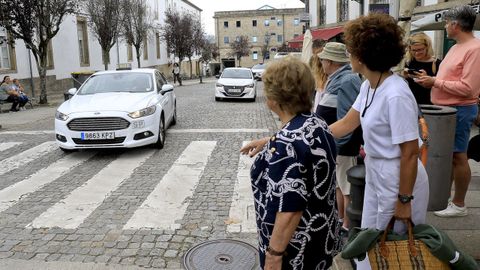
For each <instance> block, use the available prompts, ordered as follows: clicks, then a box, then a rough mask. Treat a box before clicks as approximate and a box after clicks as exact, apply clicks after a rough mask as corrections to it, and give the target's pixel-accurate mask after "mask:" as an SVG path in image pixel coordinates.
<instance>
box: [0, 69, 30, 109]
mask: <svg viewBox="0 0 480 270" xmlns="http://www.w3.org/2000/svg"><path fill="white" fill-rule="evenodd" d="M0 100H3V101H6V102H12V107H11V108H10V111H11V112H18V109H17V106H18V104H19V94H18V93H17V91H15V89H13V88H12V81H11V79H10V76H5V77H3V81H2V83H1V84H0ZM24 105H25V104H24Z"/></svg>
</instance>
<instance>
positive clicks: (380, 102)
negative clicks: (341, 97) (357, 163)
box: [352, 74, 419, 159]
mask: <svg viewBox="0 0 480 270" xmlns="http://www.w3.org/2000/svg"><path fill="white" fill-rule="evenodd" d="M376 91H377V93H376V94H375V97H374V98H373V101H372V96H373V93H374V89H371V88H370V83H369V82H368V80H366V81H364V82H363V84H362V86H361V88H360V94H359V95H358V97H357V99H356V100H355V103H354V104H353V105H352V108H353V109H354V110H356V111H358V112H359V113H360V122H361V124H362V129H363V140H364V141H365V144H364V149H365V153H366V154H367V155H369V156H371V157H374V158H386V159H393V158H399V157H400V155H401V152H400V146H399V144H401V143H403V142H408V141H412V140H415V139H418V137H419V130H418V106H417V102H416V101H415V98H414V96H413V94H412V91H410V88H409V87H408V84H407V82H406V81H405V80H404V79H403V78H402V77H400V76H398V75H396V74H393V75H391V76H389V77H388V78H387V79H385V80H384V81H383V83H382V84H380V87H378V89H377V90H376ZM367 92H370V93H369V94H368V101H365V100H366V98H367ZM371 101H372V102H371ZM365 102H366V104H365ZM370 102H371V103H370ZM369 104H370V106H369V107H368V108H367V111H366V112H365V115H364V117H362V113H363V110H364V108H365V107H366V106H368V105H369Z"/></svg>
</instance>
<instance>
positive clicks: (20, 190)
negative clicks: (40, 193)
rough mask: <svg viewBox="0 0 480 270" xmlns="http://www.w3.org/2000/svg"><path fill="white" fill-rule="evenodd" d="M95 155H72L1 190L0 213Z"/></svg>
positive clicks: (83, 153) (79, 153) (85, 153)
mask: <svg viewBox="0 0 480 270" xmlns="http://www.w3.org/2000/svg"><path fill="white" fill-rule="evenodd" d="M94 155H95V152H92V151H88V152H77V153H72V154H70V155H68V156H66V157H64V158H62V159H60V160H58V161H56V162H55V163H53V164H51V165H50V166H48V167H47V168H43V169H41V170H40V171H38V172H36V173H35V174H33V175H31V176H30V177H28V178H27V179H25V180H23V181H20V182H17V183H15V184H13V185H11V186H9V187H7V188H4V189H3V190H0V212H2V211H4V210H5V209H7V208H9V207H11V206H12V205H14V204H16V203H17V202H18V201H20V200H21V199H22V198H23V197H24V196H25V195H27V194H29V193H32V192H35V191H37V190H38V189H40V188H41V187H43V186H45V185H46V184H48V183H50V182H53V181H55V180H57V179H58V178H60V177H61V176H63V175H65V174H66V173H67V172H69V171H71V170H72V169H73V168H75V167H77V166H78V165H80V164H82V163H83V162H85V161H87V160H88V159H89V158H91V157H92V156H94Z"/></svg>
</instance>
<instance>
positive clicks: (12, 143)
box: [0, 142, 22, 152]
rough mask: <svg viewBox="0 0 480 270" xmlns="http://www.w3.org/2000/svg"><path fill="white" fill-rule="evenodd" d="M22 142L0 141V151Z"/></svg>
mask: <svg viewBox="0 0 480 270" xmlns="http://www.w3.org/2000/svg"><path fill="white" fill-rule="evenodd" d="M20 144H22V143H21V142H6V143H0V152H2V151H5V150H7V149H10V148H12V147H15V146H17V145H20Z"/></svg>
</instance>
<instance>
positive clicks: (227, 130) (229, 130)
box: [167, 128, 270, 133]
mask: <svg viewBox="0 0 480 270" xmlns="http://www.w3.org/2000/svg"><path fill="white" fill-rule="evenodd" d="M240 132H246V133H263V132H270V131H269V130H268V129H261V128H257V129H255V128H253V129H250V128H207V129H169V130H167V133H240Z"/></svg>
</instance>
